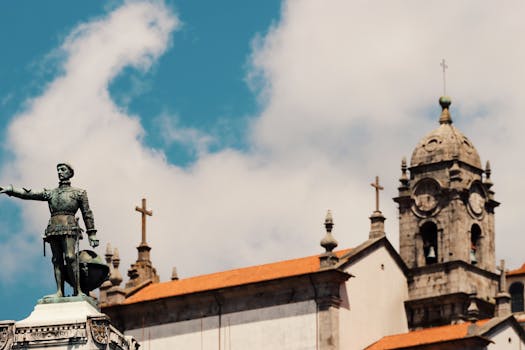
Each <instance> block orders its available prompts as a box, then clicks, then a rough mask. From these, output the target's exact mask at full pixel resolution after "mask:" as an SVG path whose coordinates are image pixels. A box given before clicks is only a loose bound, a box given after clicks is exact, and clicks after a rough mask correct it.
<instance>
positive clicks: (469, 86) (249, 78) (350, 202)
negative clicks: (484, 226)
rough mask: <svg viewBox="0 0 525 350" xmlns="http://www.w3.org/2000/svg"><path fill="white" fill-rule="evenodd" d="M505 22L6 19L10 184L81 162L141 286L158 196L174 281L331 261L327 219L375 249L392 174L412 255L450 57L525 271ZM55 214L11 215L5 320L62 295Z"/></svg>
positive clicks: (308, 5) (325, 6) (360, 6)
mask: <svg viewBox="0 0 525 350" xmlns="http://www.w3.org/2000/svg"><path fill="white" fill-rule="evenodd" d="M506 4H507V6H498V7H497V8H494V6H493V4H492V3H491V2H489V1H475V2H474V1H472V2H469V1H466V2H464V3H460V4H459V3H457V2H453V1H445V2H443V1H428V2H424V3H423V2H420V1H409V2H408V4H407V3H406V2H404V1H403V2H397V1H391V0H389V1H374V2H362V1H347V0H334V1H330V2H320V1H317V0H294V1H283V2H282V3H281V2H279V1H264V2H246V1H221V2H212V1H206V2H204V1H186V0H185V1H182V0H181V1H165V2H163V1H146V0H144V1H138V0H137V1H111V2H109V3H108V2H101V1H98V2H97V1H90V2H84V3H74V4H72V3H71V2H66V1H55V2H52V3H45V4H44V3H43V2H36V3H31V4H30V5H29V4H28V3H27V2H23V1H19V2H16V3H14V2H13V3H10V4H7V3H3V4H1V5H0V26H1V30H0V42H1V43H2V47H3V50H2V55H0V82H1V83H0V116H1V119H0V129H1V130H0V133H1V134H2V139H1V142H2V151H1V154H0V158H1V162H0V181H1V182H0V186H1V185H3V184H6V185H7V184H13V185H15V186H19V187H22V186H24V187H33V188H37V189H38V188H42V187H52V186H56V182H57V180H56V174H55V164H56V163H57V162H60V161H69V162H71V163H72V164H73V165H74V166H75V169H76V175H75V178H74V179H73V184H74V185H76V186H78V187H82V188H85V189H86V190H87V191H88V194H89V198H90V203H91V206H92V208H93V211H94V215H95V221H96V225H97V228H98V229H99V233H98V235H99V238H100V240H101V247H100V248H99V249H98V250H97V251H98V252H99V253H103V252H104V248H105V246H106V244H107V243H111V245H112V246H113V247H117V248H118V249H119V251H120V255H121V257H122V263H121V266H120V272H121V273H122V275H123V276H126V271H127V268H128V266H129V264H130V263H132V262H133V261H134V260H135V259H136V250H135V247H136V245H137V244H138V242H139V240H140V217H139V216H137V215H136V213H135V211H134V208H135V206H136V205H138V204H139V202H140V199H141V198H142V197H146V198H147V199H148V206H149V207H150V208H151V209H152V210H153V213H154V215H153V217H152V218H150V219H149V221H148V242H149V243H150V245H151V246H152V247H153V250H152V259H153V263H154V265H155V266H156V267H157V268H158V270H159V272H160V274H161V280H167V279H169V277H170V273H171V269H172V267H173V266H176V267H177V269H178V271H179V274H180V276H181V277H182V278H184V277H188V276H192V275H196V274H202V273H209V272H214V271H218V270H223V269H228V268H235V267H240V266H247V265H253V264H261V263H265V262H269V261H275V260H280V259H286V258H293V257H297V256H302V255H307V254H308V255H311V254H315V253H317V252H320V251H321V247H319V240H320V239H321V237H322V236H323V234H324V232H323V228H322V222H323V219H324V215H325V213H326V210H327V209H332V211H333V213H334V220H335V229H334V235H335V237H336V239H337V240H338V241H339V243H340V247H351V246H354V245H357V244H359V243H360V242H362V241H363V240H364V239H366V238H367V236H368V230H369V221H368V216H369V215H370V213H371V212H372V210H373V209H374V203H373V200H374V194H373V191H372V189H371V187H370V185H369V184H370V182H371V181H372V180H373V179H374V177H375V176H376V175H378V176H380V178H381V182H382V184H383V186H384V187H385V191H384V192H383V193H382V200H381V206H382V208H381V209H382V211H383V212H384V214H385V216H386V217H387V221H386V231H387V235H388V237H389V239H390V240H391V241H392V243H393V244H394V246H397V241H398V233H397V232H398V227H397V226H398V222H397V215H396V206H395V204H394V203H393V202H392V201H391V200H390V198H392V197H394V196H395V195H396V190H397V186H398V182H397V180H398V178H399V175H400V171H399V165H400V161H401V158H402V157H403V156H406V157H407V158H408V159H410V155H411V152H412V149H413V148H414V147H415V145H416V144H417V142H418V141H419V140H420V139H421V138H422V137H423V136H424V135H426V134H427V133H428V132H430V131H431V130H432V129H434V128H436V127H437V125H438V123H437V120H438V117H439V113H440V109H439V106H438V104H437V100H438V98H439V96H440V94H441V92H442V82H441V67H440V66H439V63H440V61H441V59H442V58H443V57H445V58H446V59H447V62H448V65H449V70H448V72H447V74H448V76H447V91H448V93H449V94H450V95H451V96H452V101H453V102H452V109H451V112H452V117H453V119H454V122H455V125H456V126H458V127H459V128H460V129H461V130H462V131H463V132H464V133H465V134H466V135H467V136H468V137H469V138H470V139H471V140H472V142H473V143H474V145H475V146H476V147H477V149H478V151H479V153H480V155H481V159H482V162H485V161H486V160H490V161H491V163H492V168H493V181H494V182H495V186H494V190H495V191H496V199H497V200H499V201H501V202H502V203H503V204H502V206H501V208H498V209H497V219H496V225H497V226H496V229H497V234H496V235H497V239H496V245H497V257H498V259H499V258H505V259H507V260H508V264H507V265H508V266H510V267H511V268H512V267H516V266H519V265H521V263H522V262H523V256H522V253H521V248H520V247H521V246H522V243H523V240H522V238H521V236H520V233H521V230H522V227H521V226H522V225H521V212H522V210H523V204H522V203H521V202H522V201H521V198H522V196H523V193H525V184H524V183H523V181H522V179H521V174H523V172H525V163H524V162H521V158H523V157H521V156H520V155H519V154H520V153H521V152H523V151H525V144H524V142H525V141H524V140H523V137H522V131H521V130H523V128H524V127H525V122H524V120H523V118H522V116H523V115H524V114H525V96H524V92H525V90H524V89H523V86H522V85H523V84H522V81H523V77H524V76H525V68H524V67H523V64H522V62H523V61H524V60H525V42H523V40H521V36H520V33H523V31H525V24H524V23H523V21H522V18H523V15H524V13H523V12H525V7H524V5H523V4H522V3H521V2H519V1H514V2H512V1H511V2H508V3H506ZM29 8H30V10H29ZM516 154H517V155H518V156H517V155H516ZM48 216H49V213H48V211H47V208H46V207H45V205H42V203H35V202H32V203H28V202H22V201H17V200H15V199H12V198H7V197H1V198H0V243H1V244H0V264H1V265H2V266H3V268H2V269H0V278H1V279H2V284H1V285H0V297H1V298H2V299H3V300H5V301H6V302H5V303H4V304H3V305H2V313H1V314H0V318H2V319H21V318H23V317H25V316H26V315H28V313H29V312H30V311H31V310H32V308H33V306H34V303H35V301H36V300H37V299H38V298H40V297H41V296H42V295H45V294H49V293H52V292H53V288H54V286H53V285H54V282H53V278H52V275H51V262H50V257H49V256H47V257H45V258H44V257H42V244H41V239H40V237H41V233H42V230H43V228H44V227H45V225H46V222H47V219H48ZM84 241H85V240H84ZM82 244H83V245H84V244H86V242H83V243H82ZM82 248H84V247H82ZM14 300H16V302H14Z"/></svg>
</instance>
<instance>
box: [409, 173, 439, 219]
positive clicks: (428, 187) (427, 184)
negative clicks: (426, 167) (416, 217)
mask: <svg viewBox="0 0 525 350" xmlns="http://www.w3.org/2000/svg"><path fill="white" fill-rule="evenodd" d="M440 191H441V186H439V184H438V183H437V182H436V181H435V180H432V179H423V180H421V181H419V182H418V183H417V184H416V187H415V189H414V192H413V194H412V198H413V200H414V205H415V209H416V210H417V211H418V212H419V214H423V215H425V216H427V215H431V214H433V213H434V212H435V211H436V209H437V207H438V204H439V193H440Z"/></svg>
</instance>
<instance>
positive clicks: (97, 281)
mask: <svg viewBox="0 0 525 350" xmlns="http://www.w3.org/2000/svg"><path fill="white" fill-rule="evenodd" d="M79 258H80V259H79V267H80V271H79V275H80V289H81V290H82V292H83V293H84V294H89V292H90V291H92V290H94V289H96V288H98V287H100V285H101V284H102V283H103V282H104V281H105V280H107V279H108V278H109V266H108V265H106V264H105V263H104V262H103V261H102V259H101V258H100V256H98V255H97V253H95V252H94V251H92V250H81V251H80V253H79ZM66 276H67V274H66ZM66 281H67V283H69V284H71V282H72V281H69V278H67V279H66Z"/></svg>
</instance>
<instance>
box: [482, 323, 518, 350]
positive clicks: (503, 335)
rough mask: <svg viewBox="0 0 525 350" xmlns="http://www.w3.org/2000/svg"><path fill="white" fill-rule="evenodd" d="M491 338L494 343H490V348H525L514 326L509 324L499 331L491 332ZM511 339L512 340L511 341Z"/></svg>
mask: <svg viewBox="0 0 525 350" xmlns="http://www.w3.org/2000/svg"><path fill="white" fill-rule="evenodd" d="M489 339H490V340H492V341H493V342H494V343H491V344H489V346H488V347H487V349H488V350H523V349H525V344H524V343H523V341H521V339H520V337H519V335H518V334H517V333H516V331H515V330H514V328H512V327H510V326H508V327H505V328H503V329H502V330H500V331H499V332H497V333H494V334H491V335H490V336H489ZM509 339H510V341H509Z"/></svg>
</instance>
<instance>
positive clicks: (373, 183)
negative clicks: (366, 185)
mask: <svg viewBox="0 0 525 350" xmlns="http://www.w3.org/2000/svg"><path fill="white" fill-rule="evenodd" d="M370 186H372V187H374V188H375V189H376V211H379V191H380V190H384V187H383V186H380V185H379V176H376V182H372V183H371V184H370Z"/></svg>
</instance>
